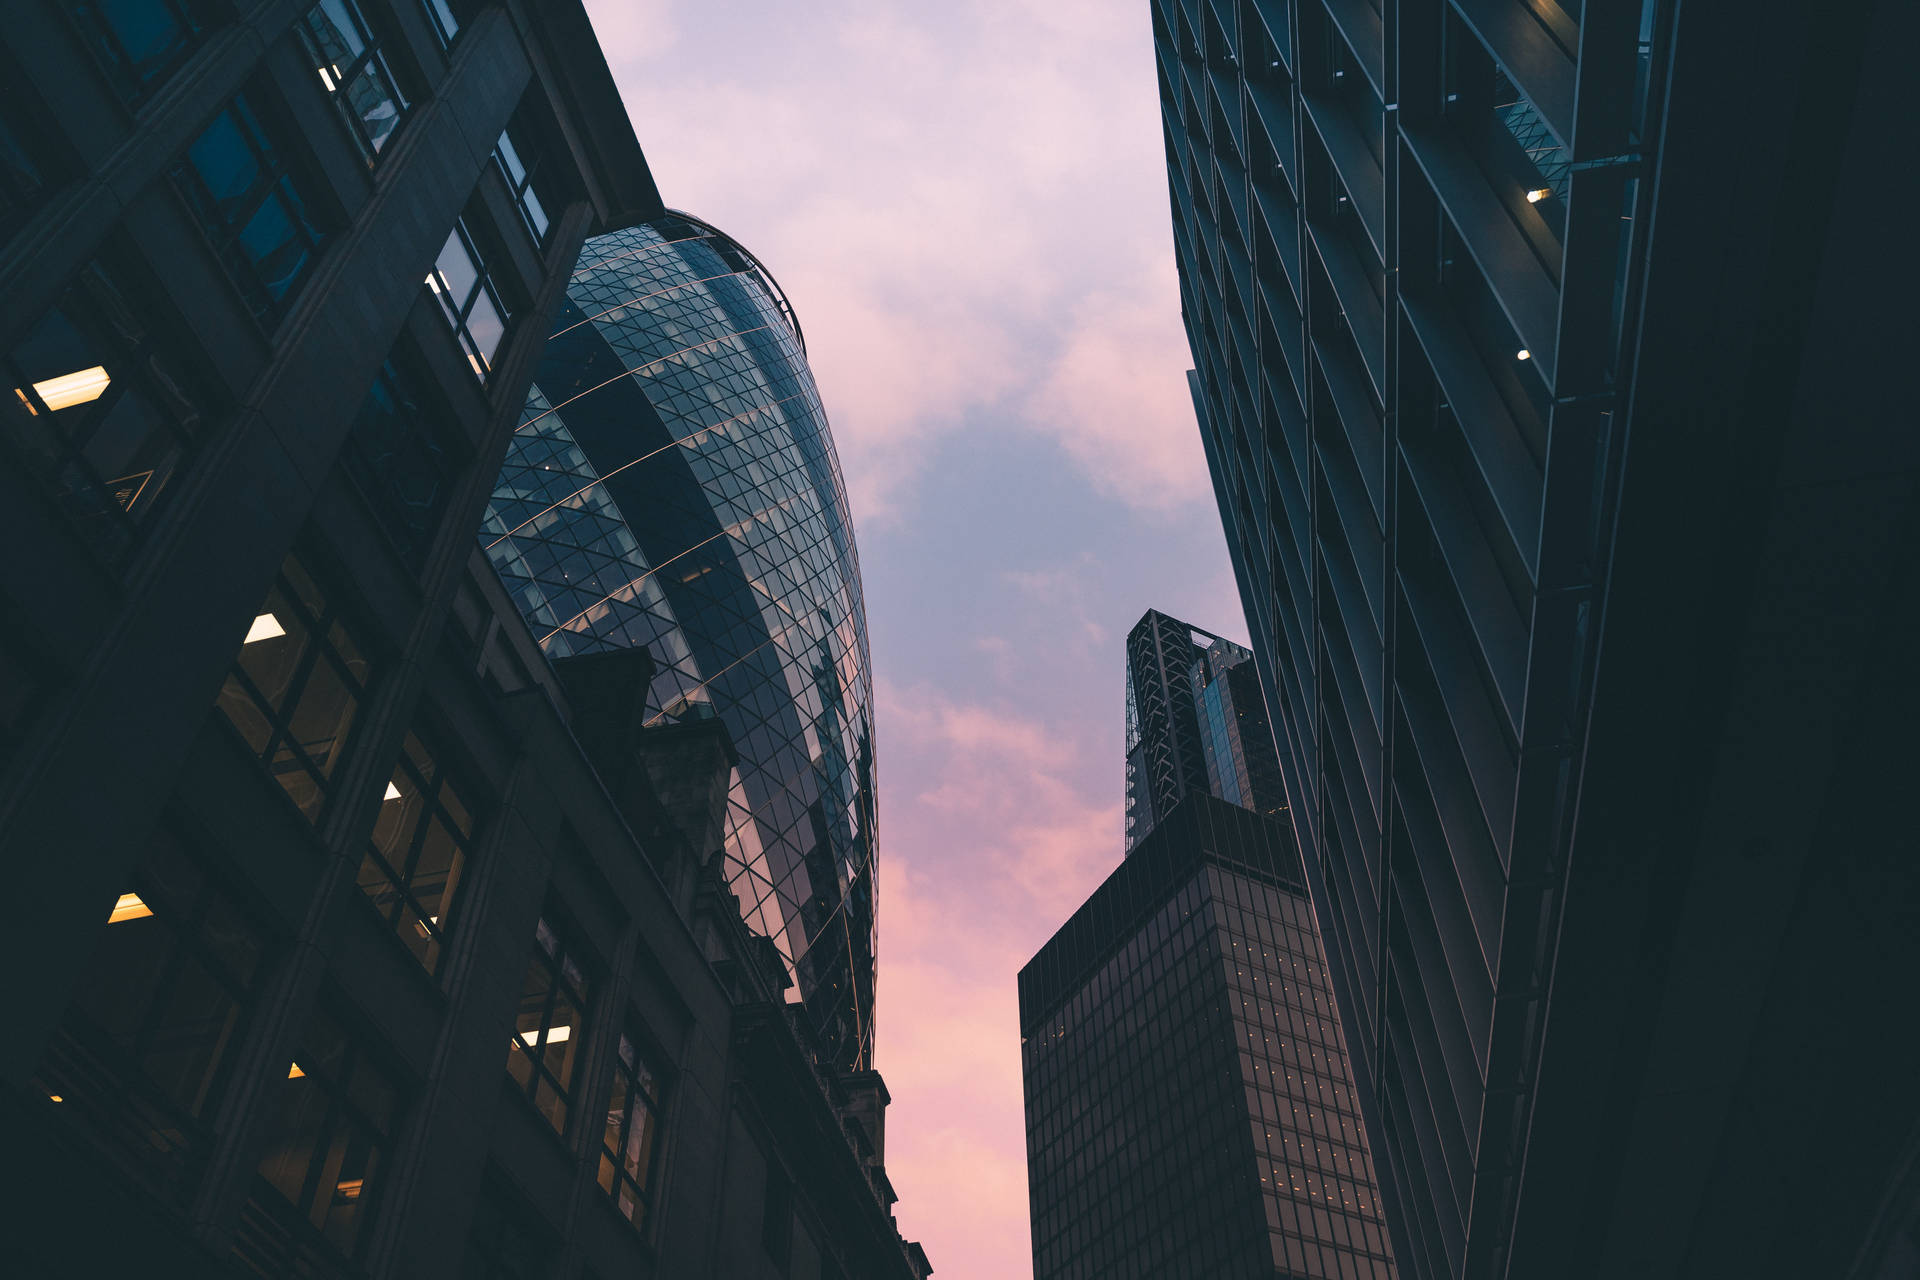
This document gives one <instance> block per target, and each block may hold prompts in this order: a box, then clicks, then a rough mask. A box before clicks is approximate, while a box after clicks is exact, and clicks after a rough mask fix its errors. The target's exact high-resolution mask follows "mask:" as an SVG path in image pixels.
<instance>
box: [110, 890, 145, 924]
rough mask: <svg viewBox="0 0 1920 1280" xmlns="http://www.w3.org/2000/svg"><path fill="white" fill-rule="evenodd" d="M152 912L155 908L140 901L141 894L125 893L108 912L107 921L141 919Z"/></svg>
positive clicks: (114, 922)
mask: <svg viewBox="0 0 1920 1280" xmlns="http://www.w3.org/2000/svg"><path fill="white" fill-rule="evenodd" d="M152 914H153V908H152V907H150V906H148V905H147V904H146V903H144V902H142V901H140V895H139V894H137V893H123V894H121V895H120V897H119V899H118V900H117V901H116V902H115V903H114V904H113V910H112V911H111V912H109V913H108V914H107V923H108V924H119V923H120V922H121V921H122V920H139V919H142V918H144V917H146V916H150V915H152Z"/></svg>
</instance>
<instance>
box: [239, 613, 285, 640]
mask: <svg viewBox="0 0 1920 1280" xmlns="http://www.w3.org/2000/svg"><path fill="white" fill-rule="evenodd" d="M285 634H287V629H286V628H285V627H283V626H281V625H280V619H278V618H276V617H274V616H273V615H272V614H270V613H263V614H260V615H258V616H257V617H255V618H254V620H253V625H252V626H250V627H248V628H247V638H246V639H245V640H243V641H242V642H241V643H242V644H259V643H260V642H261V641H262V640H277V639H279V638H280V637H281V636H283V635H285Z"/></svg>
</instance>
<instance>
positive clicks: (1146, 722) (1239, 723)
mask: <svg viewBox="0 0 1920 1280" xmlns="http://www.w3.org/2000/svg"><path fill="white" fill-rule="evenodd" d="M1196 790H1198V791H1206V792H1209V793H1210V794H1212V795H1215V796H1218V797H1219V798H1220V799H1222V800H1225V801H1226V802H1227V803H1228V804H1237V805H1240V806H1241V807H1242V808H1246V809H1252V810H1254V811H1255V812H1257V813H1264V814H1267V815H1268V816H1273V815H1276V814H1281V813H1285V812H1286V808H1287V800H1286V788H1285V786H1284V785H1283V784H1282V783H1281V781H1280V766H1279V762H1278V761H1277V760H1276V759H1275V757H1274V746H1273V728H1272V726H1271V725H1270V724H1269V723H1268V721H1267V708H1266V701H1265V699H1264V698H1263V697H1262V696H1261V693H1260V678H1259V676H1258V674H1257V673H1256V671H1255V669H1254V665H1253V654H1252V653H1251V652H1249V651H1248V650H1247V649H1245V648H1243V647H1242V646H1240V645H1237V644H1235V643H1234V642H1233V641H1231V640H1227V639H1224V638H1222V637H1220V636H1217V635H1214V634H1213V633H1212V632H1210V631H1203V630H1201V629H1200V628H1199V627H1196V626H1193V625H1192V624H1190V623H1186V622H1182V621H1180V620H1179V619H1178V618H1172V617H1168V616H1167V615H1166V614H1164V613H1161V612H1159V611H1158V610H1154V609H1149V610H1148V611H1147V613H1146V615H1145V616H1144V617H1142V618H1141V619H1140V621H1139V622H1137V623H1136V624H1134V628H1133V630H1132V631H1131V632H1129V633H1128V634H1127V848H1129V849H1131V848H1133V846H1134V845H1135V844H1137V843H1138V842H1139V841H1140V840H1141V839H1142V838H1144V837H1145V836H1146V834H1147V832H1149V831H1151V830H1152V829H1153V826H1154V823H1156V822H1157V821H1159V819H1160V817H1161V816H1162V815H1164V814H1166V813H1167V812H1168V811H1170V810H1171V809H1172V808H1173V806H1174V805H1176V804H1178V803H1179V802H1180V800H1181V799H1182V798H1184V797H1185V796H1186V795H1188V794H1189V793H1190V792H1193V791H1196Z"/></svg>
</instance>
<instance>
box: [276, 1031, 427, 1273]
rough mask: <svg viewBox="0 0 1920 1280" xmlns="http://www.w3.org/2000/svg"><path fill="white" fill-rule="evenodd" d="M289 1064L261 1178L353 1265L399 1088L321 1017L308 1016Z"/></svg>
mask: <svg viewBox="0 0 1920 1280" xmlns="http://www.w3.org/2000/svg"><path fill="white" fill-rule="evenodd" d="M294 1061H295V1063H297V1064H298V1066H297V1069H290V1070H289V1071H288V1073H287V1078H286V1079H285V1080H284V1081H283V1082H282V1083H281V1084H280V1086H279V1088H280V1091H281V1092H280V1107H279V1109H278V1112H277V1114H275V1115H273V1116H272V1117H271V1119H270V1121H269V1124H270V1133H269V1137H268V1140H267V1152H266V1155H265V1156H264V1157H262V1159H261V1161H260V1177H261V1179H262V1181H264V1182H265V1183H266V1185H267V1186H270V1187H271V1188H272V1189H273V1190H274V1191H276V1192H278V1193H279V1196H280V1197H281V1198H282V1199H283V1200H284V1202H285V1206H286V1207H290V1208H291V1209H292V1210H293V1213H294V1214H296V1215H298V1218H300V1219H304V1220H305V1224H306V1226H308V1227H311V1228H312V1229H313V1230H314V1231H316V1232H317V1233H318V1234H319V1235H320V1236H321V1237H322V1238H323V1239H324V1240H325V1241H326V1243H327V1244H328V1245H329V1246H331V1247H332V1248H333V1249H334V1250H335V1251H337V1252H338V1253H339V1254H340V1255H341V1256H343V1257H346V1258H354V1257H355V1256H356V1255H357V1252H358V1249H359V1246H360V1244H361V1242H362V1241H363V1240H364V1239H365V1237H366V1230H365V1228H366V1224H367V1222H368V1220H369V1219H370V1218H371V1216H372V1212H373V1207H374V1205H375V1203H376V1198H377V1196H378V1194H379V1189H380V1174H381V1173H382V1172H383V1165H384V1163H385V1157H386V1154H387V1148H388V1146H389V1144H390V1143H391V1142H392V1137H393V1130H394V1125H395V1122H396V1121H397V1120H398V1118H399V1089H398V1087H397V1085H396V1084H395V1082H394V1079H393V1077H392V1076H391V1075H389V1074H388V1073H387V1072H385V1071H383V1070H382V1069H381V1068H380V1067H379V1066H377V1065H376V1064H375V1063H374V1062H372V1061H371V1060H370V1058H369V1057H368V1055H367V1053H366V1052H365V1051H364V1049H363V1048H362V1047H361V1046H360V1045H358V1044H355V1043H354V1042H353V1041H352V1040H350V1039H349V1038H348V1037H347V1035H346V1033H345V1032H344V1031H343V1030H342V1029H341V1027H340V1026H339V1025H338V1024H337V1023H336V1022H335V1021H334V1020H333V1019H332V1018H331V1017H329V1016H328V1015H327V1014H326V1013H325V1012H317V1013H316V1014H315V1015H314V1018H313V1021H312V1023H311V1024H310V1025H309V1026H308V1028H307V1032H306V1034H305V1035H304V1036H302V1037H301V1038H300V1041H299V1046H298V1048H297V1049H296V1050H295V1053H294ZM282 1216H283V1217H288V1218H289V1219H290V1221H289V1225H292V1221H291V1215H282Z"/></svg>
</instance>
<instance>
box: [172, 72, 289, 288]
mask: <svg viewBox="0 0 1920 1280" xmlns="http://www.w3.org/2000/svg"><path fill="white" fill-rule="evenodd" d="M173 178H174V182H175V184H176V185H177V186H178V187H179V188H180V191H181V193H182V194H183V195H184V196H185V197H186V199H187V203H188V205H189V206H191V208H192V210H193V212H194V214H195V216H196V217H197V218H198V219H199V222H200V226H201V229H202V230H203V231H204V232H206V235H207V239H208V240H209V241H211V242H212V244H213V247H214V249H215V250H216V251H217V252H218V253H219V254H220V256H221V259H222V260H223V262H224V263H225V264H226V267H227V270H228V272H229V273H230V274H231V275H232V277H233V282H234V284H235V285H236V286H237V287H238V288H239V289H240V292H241V294H242V295H243V296H244V297H245V298H246V300H247V305H248V306H249V307H250V308H252V310H253V313H254V315H255V316H257V317H259V318H260V319H261V320H262V321H269V322H270V321H272V320H274V319H277V318H278V317H279V316H280V314H281V313H282V312H284V311H285V310H286V308H287V306H288V305H289V304H290V303H291V302H292V300H293V297H294V295H295V294H296V292H297V291H298V289H299V286H300V284H301V282H302V281H303V280H304V279H305V278H306V275H307V272H308V270H309V269H310V268H311V267H312V266H313V264H314V261H315V260H316V258H317V257H318V251H319V247H320V242H321V239H322V234H321V231H320V230H319V228H318V227H317V226H316V225H315V223H314V220H313V218H312V217H311V216H310V213H309V210H308V206H307V202H306V200H305V199H303V198H302V196H301V193H300V190H299V186H298V184H297V183H296V182H295V181H294V178H293V176H292V174H291V173H290V172H289V171H288V161H287V157H286V155H285V152H284V149H282V148H279V147H276V146H275V145H274V143H273V140H272V139H271V137H270V136H269V134H268V132H267V130H266V128H265V127H264V125H263V123H262V120H261V118H260V115H259V114H258V112H256V111H255V109H254V107H253V105H252V103H251V102H250V101H249V99H248V96H247V95H245V94H242V95H240V96H238V97H236V98H234V100H233V102H232V104H231V105H229V106H228V107H227V109H226V110H224V111H222V112H221V113H220V114H219V115H217V116H215V117H214V118H213V121H212V122H211V123H210V124H208V125H207V127H206V129H205V130H204V131H203V132H202V133H201V134H200V136H199V137H198V138H196V139H195V140H194V141H193V143H192V144H191V145H190V146H188V148H187V154H186V158H185V159H184V160H182V161H181V162H180V163H179V164H177V165H175V166H174V169H173Z"/></svg>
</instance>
